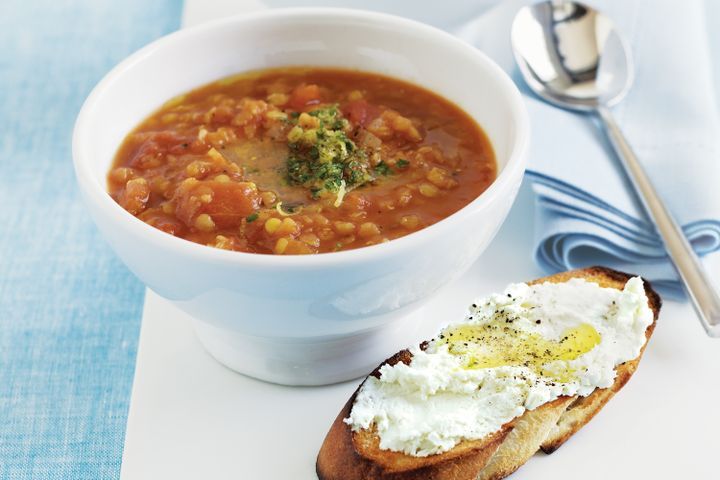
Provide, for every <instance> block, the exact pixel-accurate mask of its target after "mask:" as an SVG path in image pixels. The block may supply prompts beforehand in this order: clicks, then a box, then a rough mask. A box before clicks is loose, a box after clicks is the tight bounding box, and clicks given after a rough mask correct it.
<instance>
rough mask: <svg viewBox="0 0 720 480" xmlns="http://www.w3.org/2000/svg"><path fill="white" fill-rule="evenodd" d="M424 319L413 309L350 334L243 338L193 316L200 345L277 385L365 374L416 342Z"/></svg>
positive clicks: (240, 369) (228, 363)
mask: <svg viewBox="0 0 720 480" xmlns="http://www.w3.org/2000/svg"><path fill="white" fill-rule="evenodd" d="M423 320H424V315H423V309H420V310H416V311H414V312H412V313H409V314H408V315H406V316H404V317H401V318H399V319H397V320H395V321H393V322H392V323H390V324H386V325H383V326H381V327H377V328H374V329H372V330H367V331H363V332H357V333H352V334H348V335H337V336H326V337H309V338H271V337H256V336H250V335H243V334H241V333H238V332H236V331H233V330H228V329H221V328H217V327H215V326H213V325H210V324H209V323H206V322H203V321H201V320H198V319H195V318H193V321H192V325H193V328H194V330H195V333H196V334H197V336H198V338H199V340H200V343H201V344H202V345H203V346H204V347H205V349H206V350H207V351H208V352H209V353H210V355H212V356H213V357H214V358H215V359H216V360H217V361H218V362H220V363H221V364H223V365H225V366H226V367H228V368H230V369H232V370H234V371H236V372H238V373H242V374H244V375H248V376H250V377H254V378H257V379H260V380H264V381H266V382H271V383H278V384H281V385H293V386H302V385H305V386H309V385H328V384H331V383H338V382H342V381H345V380H351V379H353V378H358V377H362V376H365V375H367V374H368V373H370V372H371V371H372V370H373V369H374V368H375V367H377V366H378V365H379V364H380V363H381V362H382V361H383V360H385V359H386V358H388V357H390V356H391V355H393V354H395V353H396V352H397V351H399V350H402V349H403V348H406V347H408V346H409V345H412V344H413V342H414V341H419V340H420V339H419V338H417V337H418V332H419V331H420V330H421V328H420V327H421V326H422V324H423Z"/></svg>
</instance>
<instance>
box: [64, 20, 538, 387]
mask: <svg viewBox="0 0 720 480" xmlns="http://www.w3.org/2000/svg"><path fill="white" fill-rule="evenodd" d="M283 65H313V66H335V67H347V68H355V69H360V70H365V71H373V72H378V73H382V74H387V75H391V76H394V77H397V78H401V79H404V80H409V81H411V82H414V83H417V84H419V85H422V86H424V87H427V88H429V89H430V90H433V91H435V92H437V93H439V94H441V95H443V96H444V97H446V98H448V99H450V100H452V101H453V102H455V103H457V104H458V105H460V106H462V108H463V109H465V111H467V112H468V113H469V114H470V115H471V116H472V117H473V118H474V119H476V120H477V122H478V123H479V124H480V125H481V126H482V127H483V128H484V130H485V131H486V133H487V134H488V136H489V138H490V139H491V142H492V144H493V147H494V149H495V153H496V156H497V160H498V166H499V175H498V178H497V179H496V180H495V182H494V183H493V184H492V185H491V186H490V188H489V189H488V190H487V191H485V192H484V193H483V194H482V195H480V196H479V197H478V198H477V199H476V200H474V201H473V202H472V203H470V204H469V205H467V206H466V207H465V208H463V209H462V210H460V211H458V212H457V213H455V214H453V215H452V216H450V217H449V218H447V219H445V220H442V221H440V222H438V223H437V224H435V225H433V226H431V227H429V228H426V229H424V230H421V231H419V232H417V233H413V234H411V235H408V236H406V237H404V238H400V239H397V240H393V241H391V242H388V243H385V244H380V245H376V246H372V247H367V248H361V249H357V250H350V251H345V252H337V253H328V254H321V255H309V256H289V257H287V256H273V255H257V254H248V253H239V252H230V251H224V250H219V249H214V248H210V247H206V246H202V245H198V244H195V243H192V242H189V241H187V240H182V239H179V238H175V237H173V236H171V235H168V234H166V233H163V232H161V231H160V230H157V229H155V228H153V227H150V226H149V225H146V224H145V223H143V222H142V221H140V220H138V219H137V218H135V217H133V216H132V215H130V214H129V213H128V212H126V211H125V210H123V209H122V208H121V207H120V206H119V205H118V204H117V203H115V202H114V201H113V200H112V199H111V198H110V196H109V195H108V194H107V192H106V174H107V171H108V169H109V167H110V164H111V162H112V159H113V156H114V155H115V152H116V150H117V148H118V146H119V145H120V143H121V142H122V140H123V138H124V137H125V135H127V133H128V132H129V131H130V130H131V129H132V128H134V127H135V126H136V125H137V124H138V123H139V122H140V121H141V120H142V119H143V118H145V117H146V116H147V115H149V114H150V113H152V112H153V111H154V110H155V109H157V108H158V107H159V106H160V105H161V104H162V103H163V102H164V101H166V100H168V99H170V98H172V97H174V96H176V95H179V94H181V93H184V92H186V91H188V90H191V89H193V88H195V87H198V86H200V85H203V84H205V83H208V82H211V81H213V80H216V79H219V78H222V77H225V76H228V75H231V74H234V73H238V72H242V71H246V70H254V69H260V68H267V67H278V66H283ZM528 137H529V127H528V117H527V113H526V111H525V108H524V105H523V103H522V101H521V98H520V94H519V93H518V91H517V89H516V88H515V86H514V85H513V83H512V82H511V80H510V79H509V78H508V77H507V76H506V75H505V73H504V72H503V71H502V70H501V69H500V68H498V67H497V66H496V65H495V64H494V63H493V62H492V61H491V60H489V59H488V58H487V57H485V56H484V55H483V54H482V53H480V52H479V51H477V50H476V49H474V48H472V47H470V46H469V45H467V44H465V43H463V42H462V41H460V40H458V39H456V38H454V37H452V36H451V35H449V34H447V33H444V32H442V31H440V30H437V29H435V28H432V27H429V26H426V25H423V24H420V23H417V22H413V21H410V20H405V19H402V18H398V17H393V16H389V15H383V14H378V13H370V12H361V11H353V10H335V9H293V10H270V11H267V12H262V13H258V14H253V15H246V16H240V17H234V18H228V19H224V20H221V21H217V22H213V23H208V24H205V25H201V26H199V27H196V28H192V29H187V30H182V31H180V32H177V33H174V34H172V35H169V36H167V37H165V38H162V39H160V40H158V41H156V42H154V43H152V44H150V45H148V46H147V47H145V48H143V49H142V50H140V51H138V52H137V53H135V54H134V55H132V56H131V57H129V58H128V59H126V60H125V61H123V62H122V63H121V64H119V65H118V66H117V67H115V68H114V69H113V70H112V71H111V72H110V73H108V74H107V76H105V78H104V79H103V80H102V81H101V82H100V83H99V84H98V85H97V87H95V89H94V90H93V92H92V93H91V94H90V96H89V97H88V99H87V100H86V102H85V105H84V106H83V108H82V110H81V112H80V115H79V116H78V119H77V123H76V125H75V132H74V138H73V157H74V162H75V170H76V174H77V178H78V182H79V185H80V189H81V191H82V194H83V197H84V199H85V201H86V203H87V206H88V208H89V209H90V212H91V214H92V217H93V219H94V220H95V222H96V223H97V225H98V227H99V228H100V230H101V232H102V233H103V235H104V236H105V238H106V239H107V241H108V242H109V243H110V245H111V246H112V247H113V249H114V250H115V251H116V252H117V254H118V255H119V256H120V258H121V259H122V260H123V261H124V262H125V264H126V265H127V266H128V267H129V268H130V270H132V271H133V272H134V273H135V274H136V275H137V276H138V277H139V278H140V279H141V280H142V281H143V282H144V283H145V284H146V285H147V286H148V287H149V288H151V289H152V290H154V291H155V292H157V293H158V294H160V295H162V296H163V297H165V298H167V299H170V300H171V301H173V302H174V303H175V304H176V305H177V306H179V307H180V308H181V309H182V310H184V311H186V312H188V313H189V314H190V315H191V316H192V317H193V318H194V319H195V322H194V323H195V329H196V332H197V334H198V336H199V338H200V340H201V342H202V343H203V344H204V346H205V347H206V348H207V350H208V351H209V352H210V353H211V354H212V355H213V356H214V357H215V358H216V359H218V360H219V361H220V362H222V363H223V364H225V365H227V366H229V367H230V368H232V369H234V370H236V371H238V372H242V373H244V374H247V375H251V376H253V377H257V378H260V379H263V380H267V381H271V382H277V383H283V384H291V385H319V384H326V383H332V382H337V381H341V380H345V379H350V378H353V377H357V376H360V375H363V374H366V373H367V372H368V371H369V370H370V369H371V368H372V367H374V366H375V365H376V364H377V363H379V361H381V360H382V359H384V358H385V357H387V356H388V355H389V354H391V353H393V352H394V351H397V350H399V349H400V348H402V347H403V346H405V345H406V343H407V342H408V337H407V336H406V335H403V330H404V329H406V328H407V327H408V325H409V324H408V322H412V321H413V318H412V315H411V314H412V313H413V312H414V311H415V310H417V309H418V308H420V307H422V305H423V304H424V303H425V301H426V300H428V299H429V298H430V297H431V296H432V295H433V294H434V293H435V292H436V291H437V290H438V289H439V288H440V287H441V286H443V285H445V284H447V283H448V282H451V281H452V280H453V279H455V278H456V277H458V276H459V275H460V274H462V273H463V272H464V271H465V270H466V269H467V268H468V267H469V266H470V265H471V264H472V263H473V261H475V260H476V259H477V258H478V256H479V255H480V253H482V251H483V250H484V249H485V248H486V246H487V245H488V243H489V242H490V241H491V240H492V238H493V236H494V235H495V233H496V232H497V230H498V228H499V227H500V225H501V224H502V222H503V220H504V219H505V216H506V215H507V212H508V210H509V209H510V206H511V204H512V202H513V200H514V198H515V195H516V193H517V190H518V187H519V185H520V181H521V179H522V175H523V171H524V165H525V155H526V149H527V144H528Z"/></svg>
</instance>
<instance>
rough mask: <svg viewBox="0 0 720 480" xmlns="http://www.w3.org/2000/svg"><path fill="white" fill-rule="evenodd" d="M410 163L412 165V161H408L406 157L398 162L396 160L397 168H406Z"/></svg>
mask: <svg viewBox="0 0 720 480" xmlns="http://www.w3.org/2000/svg"><path fill="white" fill-rule="evenodd" d="M408 165H410V162H408V161H407V160H405V159H404V158H401V159H399V160H398V161H397V162H395V166H396V167H397V168H406V167H407V166H408Z"/></svg>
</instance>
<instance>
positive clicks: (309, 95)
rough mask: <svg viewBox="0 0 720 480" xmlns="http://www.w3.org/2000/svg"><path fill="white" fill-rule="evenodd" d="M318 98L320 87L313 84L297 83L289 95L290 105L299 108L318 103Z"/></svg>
mask: <svg viewBox="0 0 720 480" xmlns="http://www.w3.org/2000/svg"><path fill="white" fill-rule="evenodd" d="M320 99H321V96H320V87H318V86H317V85H314V84H310V85H299V86H297V87H295V90H293V91H292V94H291V95H290V106H291V107H293V108H296V109H299V110H300V109H303V108H304V107H306V106H308V105H316V104H318V103H320Z"/></svg>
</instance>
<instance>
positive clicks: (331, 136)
mask: <svg viewBox="0 0 720 480" xmlns="http://www.w3.org/2000/svg"><path fill="white" fill-rule="evenodd" d="M308 114H309V115H310V116H312V117H315V118H317V119H318V122H317V123H318V126H317V127H314V128H303V127H301V126H300V125H298V124H297V119H294V122H295V126H294V127H293V128H292V129H291V130H290V132H289V133H288V147H289V150H290V154H289V155H288V158H287V161H286V176H287V180H288V183H290V184H291V185H301V186H303V187H305V188H307V189H308V190H309V191H310V193H311V194H312V196H313V198H320V197H323V196H325V195H326V194H328V193H329V194H334V195H336V198H337V201H336V203H337V204H338V205H339V202H342V196H343V195H344V194H345V192H347V191H350V190H352V189H353V188H356V187H359V186H360V185H363V184H364V183H367V182H370V181H372V180H374V176H373V175H372V174H371V172H370V166H369V163H368V159H367V154H366V153H365V151H363V150H362V149H359V148H357V146H356V145H355V143H354V142H353V141H352V140H351V139H350V138H348V136H347V134H346V133H345V130H346V128H347V126H348V121H347V120H346V119H344V118H343V117H342V114H341V113H340V111H339V110H338V108H337V105H330V106H326V107H322V108H318V109H316V110H313V111H311V112H308ZM298 118H299V116H298ZM386 167H387V166H386ZM375 173H380V172H378V171H377V167H376V169H375Z"/></svg>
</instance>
